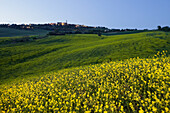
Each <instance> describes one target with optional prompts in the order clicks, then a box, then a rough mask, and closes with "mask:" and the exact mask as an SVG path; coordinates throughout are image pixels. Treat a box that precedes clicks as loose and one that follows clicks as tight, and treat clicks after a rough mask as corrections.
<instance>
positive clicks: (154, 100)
mask: <svg viewBox="0 0 170 113" xmlns="http://www.w3.org/2000/svg"><path fill="white" fill-rule="evenodd" d="M160 55H161V56H160ZM169 93H170V59H169V57H167V56H166V55H165V52H163V53H160V52H159V53H158V54H157V55H155V56H154V57H153V58H150V59H149V58H145V59H141V58H131V59H127V60H125V61H116V62H110V63H102V64H96V65H90V66H88V67H87V66H86V67H80V68H74V69H72V70H67V71H62V72H59V73H50V74H47V75H45V76H43V77H40V78H39V79H35V80H29V81H27V82H18V83H14V84H11V85H5V86H3V87H2V88H1V89H0V111H1V112H4V113H5V112H25V113H28V112H44V113H46V112H56V113H60V112H61V113H66V112H70V113H84V112H85V113H117V112H122V113H125V112H139V113H144V112H154V113H169V112H170V96H169Z"/></svg>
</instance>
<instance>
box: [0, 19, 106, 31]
mask: <svg viewBox="0 0 170 113" xmlns="http://www.w3.org/2000/svg"><path fill="white" fill-rule="evenodd" d="M0 27H6V28H15V29H28V30H29V29H36V28H38V29H46V30H54V29H56V28H57V27H69V28H70V27H72V28H73V27H75V28H78V27H81V28H82V27H83V28H96V27H92V26H85V25H79V24H68V23H67V21H66V22H57V23H47V24H0ZM101 28H105V27H101ZM105 29H107V28H105Z"/></svg>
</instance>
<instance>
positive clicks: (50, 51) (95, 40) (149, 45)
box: [0, 31, 170, 82]
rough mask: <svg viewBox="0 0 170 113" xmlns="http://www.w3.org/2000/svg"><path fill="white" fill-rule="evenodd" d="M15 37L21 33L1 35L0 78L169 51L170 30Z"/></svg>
mask: <svg viewBox="0 0 170 113" xmlns="http://www.w3.org/2000/svg"><path fill="white" fill-rule="evenodd" d="M16 38H22V37H10V38H3V37H1V38H0V39H1V40H0V43H1V45H0V54H1V56H0V69H1V70H0V80H1V82H7V79H8V78H11V80H13V78H17V77H21V78H22V77H23V78H25V77H26V76H29V75H42V74H43V73H48V72H51V71H57V70H60V69H64V68H70V67H77V66H82V65H89V64H97V63H102V62H109V61H115V60H123V59H128V58H133V57H140V58H146V57H149V56H153V55H154V54H156V53H157V52H158V51H162V50H167V51H168V53H167V54H169V53H170V33H166V32H156V31H155V32H143V33H135V34H124V35H114V36H101V37H100V36H97V35H90V34H77V35H65V36H50V37H46V38H42V39H37V40H32V41H28V42H27V41H26V42H17V43H11V42H10V40H15V39H16ZM5 39H7V40H8V41H7V42H8V43H6V41H5V42H4V40H5Z"/></svg>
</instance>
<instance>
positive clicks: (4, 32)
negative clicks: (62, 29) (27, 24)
mask: <svg viewBox="0 0 170 113" xmlns="http://www.w3.org/2000/svg"><path fill="white" fill-rule="evenodd" d="M48 32H49V31H48V30H42V29H33V30H19V29H13V28H2V27H0V37H11V36H30V35H46V34H47V33H48Z"/></svg>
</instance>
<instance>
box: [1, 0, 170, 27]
mask: <svg viewBox="0 0 170 113" xmlns="http://www.w3.org/2000/svg"><path fill="white" fill-rule="evenodd" d="M65 20H68V23H75V24H84V25H92V26H105V27H109V28H138V29H140V28H141V29H143V28H148V29H154V28H156V27H157V26H158V25H161V26H170V0H0V23H51V22H58V21H65Z"/></svg>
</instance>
